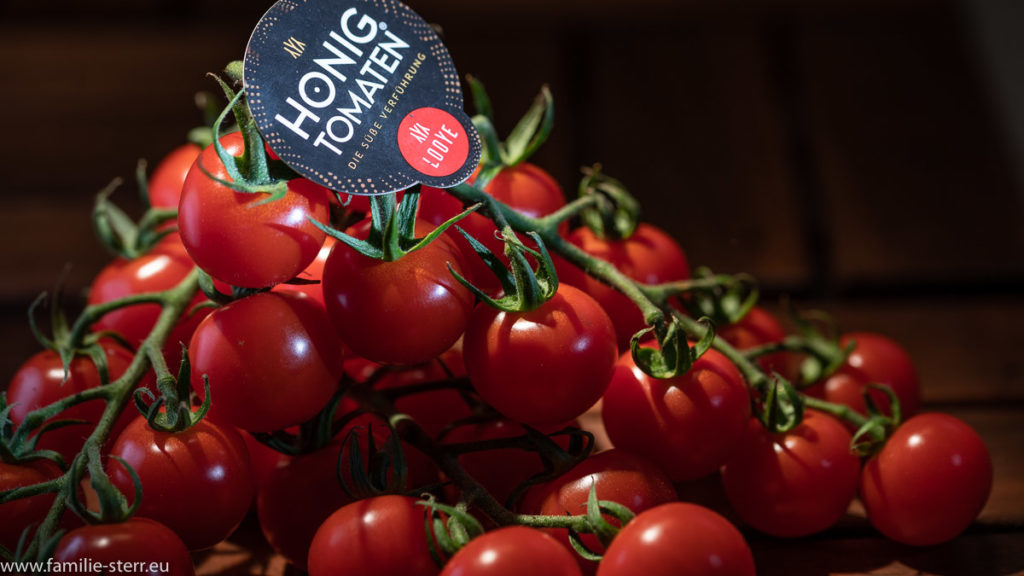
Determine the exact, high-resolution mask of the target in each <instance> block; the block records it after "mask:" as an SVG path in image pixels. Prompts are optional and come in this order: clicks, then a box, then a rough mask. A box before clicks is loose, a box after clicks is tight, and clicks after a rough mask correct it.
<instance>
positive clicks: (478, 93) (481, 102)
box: [466, 75, 494, 122]
mask: <svg viewBox="0 0 1024 576" xmlns="http://www.w3.org/2000/svg"><path fill="white" fill-rule="evenodd" d="M466 84H468V85H469V93H470V95H471V96H472V98H473V109H474V110H476V113H477V114H478V115H480V116H483V117H484V118H486V119H488V120H490V121H491V122H493V121H494V107H493V106H491V98H490V96H488V95H487V90H486V89H485V88H484V85H483V82H481V81H480V80H479V79H478V78H477V77H476V76H473V75H466Z"/></svg>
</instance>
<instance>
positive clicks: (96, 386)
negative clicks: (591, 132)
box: [0, 63, 992, 576]
mask: <svg viewBox="0 0 1024 576" xmlns="http://www.w3.org/2000/svg"><path fill="white" fill-rule="evenodd" d="M238 70H239V66H238V64H237V63H236V64H234V65H232V66H229V67H228V68H227V69H226V71H225V73H224V74H223V75H220V76H218V77H217V81H218V82H219V84H220V87H221V88H222V90H223V92H224V93H225V95H226V97H227V99H228V101H229V103H228V105H227V106H226V107H225V108H224V110H223V112H221V113H220V114H219V116H218V117H217V118H216V119H215V120H214V121H212V126H211V127H210V128H208V129H206V130H205V131H204V130H200V131H198V132H197V133H196V134H197V136H198V137H205V139H206V142H204V143H203V144H202V145H200V144H197V143H189V144H187V145H184V146H182V147H181V148H179V149H177V150H175V151H173V152H172V153H171V154H170V155H168V156H167V157H166V158H164V159H163V160H162V161H161V162H160V163H159V164H158V165H157V166H156V168H155V170H154V171H153V173H152V174H151V175H150V176H149V177H148V178H147V177H146V174H145V169H144V168H142V169H140V171H139V184H140V188H141V189H142V193H143V196H144V197H145V200H146V207H147V209H146V211H145V213H144V214H143V215H142V217H141V218H140V219H138V220H137V221H136V220H133V219H131V218H130V217H129V216H127V215H126V213H125V212H123V211H122V210H121V209H119V208H118V207H117V206H116V205H115V204H113V203H112V202H111V200H110V197H111V194H112V192H113V189H109V190H105V191H103V192H102V193H101V194H100V195H99V196H98V198H97V201H96V205H95V210H94V213H93V219H94V222H95V224H96V229H97V231H98V233H99V234H98V235H99V236H100V238H101V240H102V241H103V243H104V244H105V245H106V246H107V247H108V248H110V249H111V250H113V251H114V252H115V253H116V254H117V257H116V259H114V260H113V261H112V262H110V263H109V265H107V267H106V268H104V269H103V270H102V271H101V272H100V273H99V275H98V276H97V277H96V278H95V280H94V281H93V283H92V285H91V288H90V291H89V295H88V302H87V306H86V307H85V308H84V310H83V311H82V312H81V313H80V314H79V315H78V316H77V317H76V318H74V319H73V320H72V319H69V318H67V316H66V314H65V313H64V312H62V310H61V306H60V303H59V299H58V298H53V299H50V301H48V303H47V304H48V306H49V309H50V320H49V322H48V327H49V330H47V331H45V333H44V330H43V329H42V328H41V327H40V324H39V323H38V322H37V317H38V316H39V315H40V309H41V308H42V304H43V299H42V298H41V299H40V300H39V301H37V302H36V303H35V304H34V305H33V306H32V309H31V310H30V313H29V316H30V321H31V324H32V328H33V331H34V333H35V334H36V335H37V337H38V339H39V341H40V342H41V343H42V345H43V347H44V350H43V351H42V352H39V353H38V354H36V355H35V356H33V357H31V358H29V359H28V360H27V361H26V362H25V363H24V365H23V366H22V367H21V368H20V369H19V370H18V372H17V373H16V374H15V375H14V377H13V379H12V380H11V382H10V384H9V386H8V387H7V389H6V392H5V393H4V395H3V397H2V400H0V517H2V518H3V521H2V522H0V546H2V547H3V548H2V555H3V557H4V558H5V559H7V560H22V561H45V560H46V559H54V560H59V561H74V560H76V559H82V558H88V559H91V560H94V561H115V560H123V561H128V560H147V561H156V562H166V563H167V565H168V566H170V568H171V573H173V574H193V573H194V567H193V563H192V557H191V552H193V551H198V550H203V549H207V548H210V547H213V546H215V545H216V544H218V543H219V542H221V541H223V540H225V539H227V538H228V537H230V536H231V534H232V532H233V531H234V530H235V529H236V528H237V527H238V526H239V524H240V523H241V522H242V521H243V519H244V518H245V517H246V515H247V514H248V513H249V512H250V510H251V509H252V508H255V511H256V513H255V516H256V517H257V518H258V522H259V525H260V528H261V530H262V533H263V535H264V536H265V537H266V541H267V543H268V544H269V546H271V547H272V548H273V549H274V550H275V551H276V552H277V553H279V554H280V555H282V556H283V557H284V558H285V559H287V561H288V562H290V563H292V564H293V565H294V566H295V567H296V568H298V569H300V570H306V571H308V572H309V573H310V574H312V575H314V576H318V575H335V574H376V575H390V574H396V575H397V574H401V575H411V576H418V575H434V574H444V575H502V574H526V573H528V574H533V575H535V576H542V575H549V574H550V575H559V576H561V575H576V574H595V573H596V574H598V575H600V576H615V575H624V574H644V575H647V576H653V575H662V574H664V575H670V574H671V575H679V574H694V575H704V574H709V575H710V574H726V575H749V574H754V573H755V568H754V558H753V555H752V553H751V551H750V548H749V546H748V544H747V542H746V541H745V539H744V536H743V534H744V532H741V529H742V530H744V531H747V533H750V532H751V531H756V532H760V533H764V534H768V535H771V536H775V537H783V538H796V537H802V536H808V535H811V534H815V533H819V532H822V531H825V530H827V529H829V528H830V527H831V526H833V525H834V524H835V523H836V522H838V521H839V520H840V518H842V517H843V516H844V514H845V513H846V512H847V509H848V508H849V506H850V504H851V502H852V501H853V500H854V499H855V498H859V499H860V501H861V502H862V503H863V505H864V508H865V510H866V512H867V518H868V520H869V521H870V523H871V524H872V525H873V526H874V527H875V528H876V529H877V530H878V531H879V532H881V533H882V534H883V535H885V536H886V537H888V538H890V539H892V540H895V541H898V542H902V543H906V544H910V545H931V544H937V543H941V542H945V541H947V540H950V539H952V538H954V537H956V536H957V535H958V534H960V533H961V532H962V531H963V530H965V529H966V528H967V527H968V526H969V525H970V523H971V522H972V521H973V520H974V518H975V517H976V516H977V515H978V513H979V512H980V511H981V509H982V507H983V506H984V504H985V501H986V499H987V497H988V493H989V490H990V487H991V482H992V468H991V462H990V458H989V455H988V452H987V451H986V448H985V446H984V444H983V443H982V441H981V439H980V438H979V436H978V435H977V434H976V433H975V432H974V431H973V430H971V429H970V428H969V427H968V426H967V425H966V424H964V423H963V422H961V421H960V420H958V419H956V418H954V417H951V416H948V415H943V414H937V413H922V414H917V411H918V408H919V403H920V402H919V385H918V381H917V376H916V374H915V372H914V367H913V365H912V363H911V361H910V359H909V357H908V355H907V353H906V352H905V351H904V350H903V349H902V348H901V347H900V345H899V344H897V343H896V342H893V341H892V340H890V339H888V338H887V337H885V336H883V335H879V334H873V333H864V332H861V333H838V332H837V331H836V330H835V329H834V328H833V327H832V326H831V325H830V324H829V323H828V322H823V321H820V319H816V318H812V317H810V316H809V315H806V314H800V313H794V321H793V322H792V324H794V325H795V327H796V328H795V330H793V331H792V332H791V333H787V331H786V330H784V328H783V324H782V323H781V322H780V321H779V319H777V318H776V317H775V316H773V315H772V314H771V313H770V312H768V311H767V310H766V309H764V308H763V307H761V306H760V305H759V303H758V291H757V287H756V283H755V281H754V280H753V279H752V278H750V277H748V276H746V275H742V274H740V275H723V274H715V273H712V272H711V271H709V270H707V269H696V270H693V269H691V267H690V264H689V262H688V260H687V257H686V254H685V252H684V251H683V249H682V248H681V247H680V246H679V244H678V243H677V242H676V241H675V240H674V239H673V238H672V237H671V236H669V235H668V234H667V233H666V232H665V231H663V230H660V229H659V228H657V227H655V226H653V225H651V224H649V223H646V222H644V221H643V220H642V218H641V210H640V206H639V205H638V203H637V201H636V200H635V198H633V197H632V196H631V195H630V194H629V192H628V191H627V189H626V188H625V186H623V184H622V183H620V182H619V181H617V180H615V179H613V178H611V177H610V176H608V175H606V174H604V173H603V172H602V171H601V170H600V167H596V166H595V167H593V168H588V169H586V170H584V171H583V177H582V180H581V182H580V184H579V187H578V194H577V195H576V197H575V198H571V199H567V198H566V195H565V192H564V191H563V189H562V188H561V187H560V186H559V185H558V184H557V183H556V182H555V181H554V179H553V178H552V177H551V176H550V175H549V174H548V173H547V172H545V171H544V170H543V169H542V168H540V167H539V166H537V165H534V164H531V163H530V162H529V161H528V158H529V156H530V155H531V154H532V153H533V152H534V151H535V150H536V149H537V148H538V147H539V146H541V144H542V143H543V142H544V140H545V139H546V137H547V135H548V133H549V131H550V130H551V127H552V123H553V114H554V113H553V104H552V98H551V95H550V94H549V93H548V91H547V90H546V89H544V90H542V92H541V94H540V95H539V96H538V98H537V100H536V101H535V102H534V104H533V106H532V107H530V109H529V111H528V112H527V114H526V115H525V116H524V117H523V119H522V120H521V121H520V122H519V124H518V125H517V126H516V127H515V129H514V130H513V131H512V133H511V134H510V136H509V137H508V138H507V139H506V140H504V141H501V140H500V139H499V137H498V135H497V134H496V132H495V129H494V127H493V122H492V111H491V106H490V103H489V101H488V98H487V95H486V93H485V91H484V90H483V87H482V86H481V84H480V83H479V82H478V81H476V80H475V79H472V78H470V79H469V80H468V83H469V86H470V89H471V91H472V94H473V100H474V102H475V104H476V108H477V112H478V114H477V116H476V117H474V119H473V120H474V124H475V125H476V128H477V130H478V131H479V132H480V134H481V136H482V140H483V141H484V143H485V146H484V151H483V155H482V159H481V162H480V165H479V167H478V169H477V171H476V172H475V173H474V175H473V177H472V178H471V179H470V180H469V181H468V182H467V183H463V184H460V185H457V186H455V187H453V188H451V189H444V190H442V189H432V188H428V187H425V186H416V187H413V188H410V189H408V190H405V191H403V192H399V193H396V194H386V195H381V196H373V197H365V196H352V197H349V196H346V195H344V194H338V193H336V192H333V191H331V190H328V189H326V188H323V187H321V186H319V185H317V184H315V183H313V182H311V181H309V180H306V179H303V178H301V177H299V176H298V175H297V174H295V173H294V172H292V171H291V170H290V169H289V168H288V167H287V166H286V165H285V164H284V163H282V162H281V161H280V160H279V159H278V158H277V157H276V155H275V154H273V152H272V151H270V150H269V148H267V147H266V146H265V144H264V142H263V140H262V139H261V137H260V134H259V132H258V131H257V130H256V128H255V125H254V122H253V118H252V116H251V113H250V111H249V110H248V107H247V104H246V100H245V93H244V90H242V89H240V88H239V74H238ZM229 119H231V120H229ZM200 139H201V138H200ZM588 415H589V417H588ZM581 418H583V421H584V422H593V421H595V420H599V421H600V422H601V428H602V429H603V430H604V431H606V433H607V438H608V440H609V442H610V445H604V443H600V445H599V443H598V442H596V441H595V435H594V433H593V432H592V431H591V430H588V429H587V427H586V426H581V425H580V419H581ZM708 477H712V478H717V479H719V480H720V482H721V486H722V488H723V491H724V494H725V495H726V497H727V500H728V505H729V506H728V510H718V511H715V510H712V509H710V508H707V507H705V506H703V505H700V504H697V503H692V502H682V501H680V497H679V495H680V494H685V493H686V486H687V485H688V484H690V483H692V482H696V481H698V480H702V479H706V478H708ZM719 480H716V481H719ZM727 516H728V518H729V519H727Z"/></svg>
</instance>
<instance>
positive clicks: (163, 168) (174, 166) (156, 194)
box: [148, 142, 202, 209]
mask: <svg viewBox="0 0 1024 576" xmlns="http://www.w3.org/2000/svg"><path fill="white" fill-rule="evenodd" d="M200 152H202V149H201V148H200V147H199V145H198V144H192V143H191V142H190V143H188V144H182V145H181V146H178V147H177V148H175V149H174V150H171V151H170V153H168V154H167V156H164V158H163V159H162V160H160V163H159V164H157V165H156V168H154V169H153V174H152V175H151V176H150V177H149V183H148V184H149V205H150V206H152V207H154V208H174V209H177V208H178V201H179V200H180V199H181V187H182V185H183V184H184V183H185V176H187V175H188V171H189V170H190V169H191V168H192V165H193V164H195V161H196V158H198V157H199V153H200Z"/></svg>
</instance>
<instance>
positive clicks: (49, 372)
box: [7, 343, 153, 463]
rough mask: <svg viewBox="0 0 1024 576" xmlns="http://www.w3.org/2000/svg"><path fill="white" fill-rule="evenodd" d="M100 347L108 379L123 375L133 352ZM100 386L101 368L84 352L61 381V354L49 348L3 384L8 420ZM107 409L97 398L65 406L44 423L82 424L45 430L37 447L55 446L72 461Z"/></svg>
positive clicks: (126, 416) (130, 413)
mask: <svg viewBox="0 0 1024 576" xmlns="http://www.w3.org/2000/svg"><path fill="white" fill-rule="evenodd" d="M104 351H105V352H106V356H107V371H108V374H109V376H110V380H111V381H113V380H115V379H117V378H118V377H120V376H121V375H122V374H124V372H125V370H126V369H127V368H128V365H129V364H130V363H131V361H132V356H131V354H130V353H129V352H128V351H127V350H125V349H124V348H122V347H121V346H120V345H117V344H113V343H111V344H107V345H105V346H104ZM99 385H100V375H99V372H98V371H97V370H96V366H95V365H94V364H93V363H92V360H90V359H89V358H88V357H87V356H75V357H74V358H73V359H72V360H71V365H70V367H69V372H68V379H67V381H66V382H65V381H64V368H63V363H62V362H61V359H60V356H59V355H58V354H57V353H56V352H53V351H50V350H45V351H43V352H39V353H38V354H36V355H34V356H32V357H31V358H29V359H28V360H27V361H26V362H25V363H24V364H22V366H21V367H20V368H19V369H18V371H17V372H16V373H15V374H14V377H13V378H12V379H11V383H10V385H9V386H8V388H7V402H8V404H9V405H10V406H11V412H10V418H11V422H12V423H13V424H14V425H15V426H19V425H20V424H21V423H22V422H24V421H25V418H26V417H27V416H28V413H29V412H32V411H33V410H36V409H38V408H42V407H44V406H47V405H49V404H52V403H54V402H56V401H58V400H61V399H63V398H66V397H68V396H71V395H74V394H78V393H80V392H84V391H86V390H89V389H91V388H95V387H97V386H99ZM141 385H142V386H147V387H152V386H153V384H152V378H147V379H145V380H144V382H143V383H142V384H141ZM105 409H106V403H105V402H104V401H103V400H101V399H96V400H89V401H87V402H83V403H81V404H76V405H74V406H72V407H71V408H68V409H67V410H64V411H63V412H61V413H60V414H58V415H57V416H55V417H53V418H51V419H50V420H48V421H47V422H53V421H55V420H82V421H84V423H82V424H72V425H68V426H65V427H63V428H57V429H55V430H50V431H47V432H45V433H44V434H43V436H42V438H40V439H39V443H38V444H37V445H36V447H37V448H39V449H41V450H55V451H56V452H58V453H59V454H60V455H61V456H63V457H64V460H65V461H66V462H68V463H70V462H71V461H72V460H73V459H74V458H75V456H76V455H77V454H78V453H79V452H80V451H81V450H82V446H83V445H84V444H85V440H86V438H88V437H89V434H91V433H92V431H93V428H94V427H95V426H96V424H97V423H98V422H99V420H100V417H101V416H102V415H103V411H104V410H105ZM135 415H136V412H135V410H134V409H133V408H131V407H129V408H127V409H126V410H125V411H124V412H123V413H122V414H121V416H120V417H119V419H118V421H117V422H116V423H115V425H114V430H113V432H112V437H113V436H115V435H116V434H118V433H119V432H120V431H121V430H123V429H124V427H125V426H127V425H128V423H129V422H131V421H132V420H133V419H134V418H135Z"/></svg>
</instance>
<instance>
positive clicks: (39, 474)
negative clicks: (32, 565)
mask: <svg viewBox="0 0 1024 576" xmlns="http://www.w3.org/2000/svg"><path fill="white" fill-rule="evenodd" d="M59 475H60V470H59V469H58V468H57V465H56V464H54V463H53V462H50V461H49V460H34V461H31V462H25V463H23V464H7V463H5V462H2V461H0V492H5V491H7V490H14V489H15V488H22V487H25V486H32V485H33V484H40V483H42V482H46V481H47V480H52V479H53V478H56V477H57V476H59ZM54 498H55V496H54V493H52V492H49V493H45V494H39V495H36V496H30V497H28V498H20V499H18V500H12V501H10V502H5V503H3V504H0V518H3V519H4V521H3V522H0V546H3V547H4V548H6V549H8V550H14V549H15V548H17V546H18V540H19V539H21V534H22V531H24V530H25V529H26V528H29V527H32V532H34V531H35V527H37V526H38V525H39V524H40V523H42V521H43V520H44V519H45V518H46V514H47V513H48V512H49V511H50V506H52V505H53V501H54ZM31 536H32V534H31V533H30V534H29V537H31Z"/></svg>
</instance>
